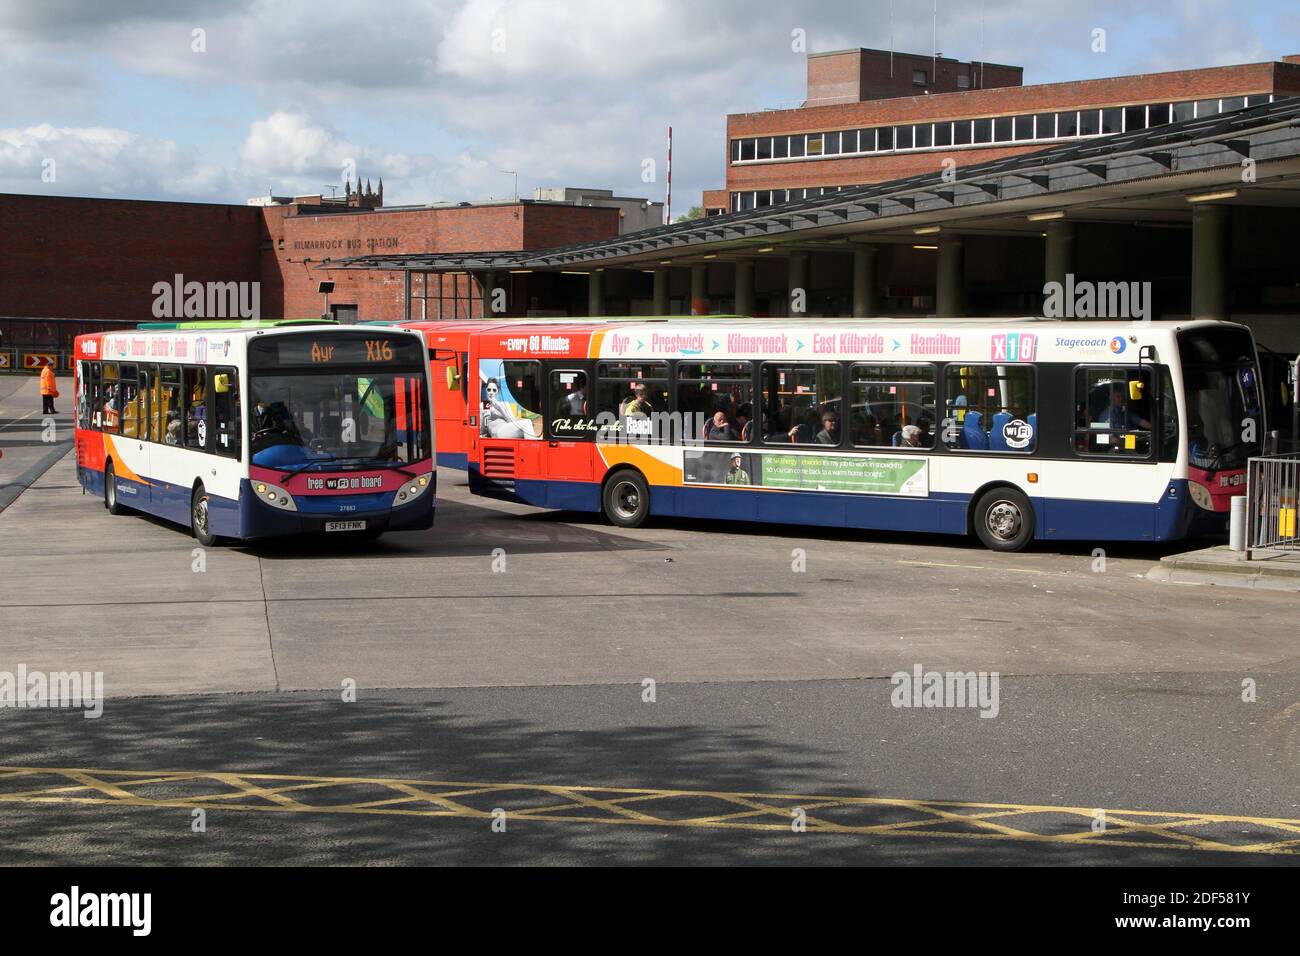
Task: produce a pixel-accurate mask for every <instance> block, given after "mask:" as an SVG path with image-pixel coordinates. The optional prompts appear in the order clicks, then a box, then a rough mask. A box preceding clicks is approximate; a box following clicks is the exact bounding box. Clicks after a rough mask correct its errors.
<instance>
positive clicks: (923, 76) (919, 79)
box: [912, 70, 930, 86]
mask: <svg viewBox="0 0 1300 956" xmlns="http://www.w3.org/2000/svg"><path fill="white" fill-rule="evenodd" d="M928 82H930V77H929V74H928V73H926V71H925V70H913V71H912V85H913V86H925V85H926V84H927V83H928Z"/></svg>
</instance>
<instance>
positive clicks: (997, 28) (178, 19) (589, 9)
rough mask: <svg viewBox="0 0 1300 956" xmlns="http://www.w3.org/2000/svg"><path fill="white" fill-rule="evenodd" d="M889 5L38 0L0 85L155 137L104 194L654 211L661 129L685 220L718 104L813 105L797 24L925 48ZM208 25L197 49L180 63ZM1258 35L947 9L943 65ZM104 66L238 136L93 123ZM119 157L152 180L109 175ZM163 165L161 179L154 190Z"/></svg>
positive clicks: (1230, 22) (739, 0)
mask: <svg viewBox="0 0 1300 956" xmlns="http://www.w3.org/2000/svg"><path fill="white" fill-rule="evenodd" d="M20 8H21V9H20ZM889 10H890V4H889V2H888V0H708V2H699V0H617V2H611V0H387V2H386V3H385V4H383V5H382V6H380V7H365V6H358V5H357V4H356V3H354V2H344V0H338V2H331V0H319V2H314V3H272V2H269V0H224V2H219V0H177V2H174V3H168V2H163V0H122V2H120V3H114V4H111V5H110V4H104V5H98V6H95V7H94V9H89V8H84V7H83V6H82V5H81V4H76V3H72V2H71V0H43V4H24V5H9V6H7V7H0V48H4V49H6V50H7V51H10V50H12V51H14V55H13V57H12V58H11V62H10V63H0V84H7V88H16V89H19V90H21V91H24V95H23V96H22V97H21V98H15V97H12V96H11V97H10V100H11V102H17V103H21V104H23V108H26V109H32V108H34V107H33V105H32V104H48V105H46V106H44V107H43V108H44V109H47V110H48V111H49V112H48V114H42V115H39V116H37V117H35V120H45V121H48V122H50V123H52V124H53V125H55V126H57V127H60V128H68V129H89V128H91V127H94V126H104V127H114V126H129V127H132V128H135V129H137V130H138V132H139V135H140V137H141V141H142V142H147V143H152V142H157V143H161V144H163V145H161V146H159V147H158V155H157V156H153V157H149V156H145V155H142V156H141V157H140V159H139V160H137V159H136V158H134V155H135V154H133V153H132V152H131V148H130V147H129V146H123V147H121V148H120V149H119V151H118V152H117V153H116V154H113V153H112V152H111V150H108V149H107V148H106V147H101V148H100V151H99V152H98V153H97V154H96V155H98V156H99V157H100V161H101V162H102V163H104V164H106V165H104V166H103V167H102V168H103V169H104V171H105V175H106V176H107V177H108V178H107V179H106V185H105V188H109V189H118V188H134V187H133V186H132V185H131V184H132V183H139V184H142V186H141V188H145V189H151V188H152V189H153V191H154V192H155V193H156V192H157V190H158V189H159V188H165V189H179V188H193V189H195V190H203V191H200V192H195V193H194V198H220V199H225V200H234V201H241V200H242V199H243V198H244V194H245V193H247V194H248V195H252V194H254V193H264V192H265V191H266V189H267V188H268V187H271V188H274V189H276V190H277V191H281V192H291V191H308V192H317V191H320V190H321V188H322V185H323V184H324V183H327V182H338V181H339V180H340V179H341V176H340V169H341V165H340V164H341V163H342V162H343V160H345V159H347V158H353V159H355V161H356V165H357V168H358V170H359V171H360V173H361V175H362V176H363V177H365V176H371V177H372V178H375V179H377V178H378V177H379V176H383V177H384V180H385V186H386V198H387V199H388V200H389V201H390V202H425V201H430V200H434V199H443V200H446V199H479V198H486V197H488V196H504V195H508V193H509V190H510V189H511V188H512V180H511V177H510V176H508V175H507V174H505V173H502V172H501V170H502V169H517V170H519V180H520V188H521V190H523V191H524V192H525V193H527V192H528V191H529V190H530V189H531V187H532V186H534V185H590V186H607V187H612V188H615V189H617V190H619V191H620V192H625V193H631V194H641V195H648V196H652V197H653V198H661V197H662V195H663V185H664V184H663V182H662V173H663V161H664V155H663V154H664V137H665V133H666V129H667V127H668V126H669V125H672V126H673V127H674V130H675V133H676V141H675V153H674V160H675V169H674V178H675V186H676V189H675V190H674V191H675V193H676V195H677V196H678V197H679V199H678V204H679V205H680V204H683V203H692V202H696V201H698V197H699V191H700V190H701V189H704V188H712V187H715V186H720V185H722V183H723V178H724V168H723V162H724V160H723V156H724V144H723V138H724V130H725V116H726V114H727V113H728V112H740V111H751V110H761V109H764V108H768V107H771V106H790V105H794V104H796V103H798V102H799V101H800V100H801V99H802V95H803V75H804V57H803V56H802V55H801V54H799V53H797V52H795V51H793V50H792V49H791V31H793V30H796V29H797V30H802V31H804V33H805V34H806V37H807V45H808V49H809V50H812V51H817V50H828V49H837V48H843V47H846V46H853V45H863V46H875V47H881V48H884V47H887V46H888V45H889V43H890V40H891V36H892V40H893V43H894V45H895V48H896V49H899V50H912V51H921V52H928V51H929V50H930V49H931V44H932V42H933V39H934V37H933V35H932V21H931V8H930V5H929V4H909V3H897V4H895V5H894V10H895V13H894V22H893V24H892V27H891V24H890V22H889V16H888V14H889ZM1098 26H1100V27H1103V28H1105V29H1107V31H1108V37H1109V45H1110V50H1109V52H1108V53H1107V54H1106V55H1104V56H1096V55H1092V54H1090V52H1089V41H1090V37H1091V30H1092V29H1093V28H1094V27H1098ZM196 28H201V29H203V30H204V31H205V32H206V42H207V49H206V52H204V53H195V52H193V51H192V49H191V40H190V38H191V32H192V30H194V29H196ZM1264 32H1265V31H1264V28H1263V27H1261V26H1260V24H1259V22H1258V20H1252V19H1251V18H1250V17H1248V16H1244V15H1242V14H1241V12H1240V10H1239V9H1238V7H1237V6H1236V5H1235V4H1234V3H1233V2H1232V0H1203V2H1201V3H1198V4H1192V3H1190V2H1186V0H1182V2H1180V3H1179V4H1174V5H1171V4H1168V3H1167V2H1158V0H1079V2H1076V3H1073V4H1071V5H1070V6H1069V7H1068V8H1066V7H1061V6H1060V5H1059V4H1058V3H1054V2H1050V0H984V2H982V3H979V4H973V3H969V2H961V3H958V2H957V0H941V2H940V4H939V24H938V43H939V46H940V49H941V51H942V52H943V53H944V54H945V55H949V56H955V57H960V58H963V59H971V58H978V57H980V56H981V55H982V56H983V57H984V58H986V59H989V60H992V61H1000V62H1009V63H1018V64H1022V65H1024V66H1025V67H1026V80H1027V81H1028V82H1031V83H1032V82H1045V81H1047V80H1056V79H1069V78H1081V77H1086V76H1104V75H1117V74H1122V73H1126V72H1148V71H1153V70H1157V69H1176V68H1186V67H1194V66H1205V65H1212V64H1217V63H1222V62H1233V61H1241V60H1259V59H1267V58H1269V57H1270V56H1275V55H1278V53H1279V52H1280V51H1275V50H1271V49H1262V48H1261V45H1262V42H1264V41H1267V42H1268V43H1284V44H1285V43H1287V42H1290V43H1291V45H1292V46H1293V47H1296V48H1298V49H1300V36H1297V35H1295V34H1292V36H1291V39H1290V41H1288V40H1287V39H1286V37H1285V35H1267V36H1264V37H1263V40H1261V35H1262V34H1264ZM105 60H107V61H109V62H112V63H114V64H115V65H116V68H117V69H118V70H120V71H123V72H124V73H125V74H127V75H129V76H131V77H133V79H134V82H136V83H137V84H141V85H145V86H148V85H149V84H159V89H160V90H162V89H165V90H166V92H167V94H168V96H169V97H171V98H172V99H173V100H181V101H184V99H185V98H186V97H189V98H190V100H191V101H192V103H193V104H194V111H195V112H206V111H208V110H211V109H214V106H213V105H212V104H217V106H216V107H215V108H217V109H219V108H220V106H221V105H223V104H227V103H234V104H237V107H238V108H237V109H236V110H235V111H233V112H232V113H231V118H232V119H233V120H235V121H236V122H234V123H233V127H234V129H233V130H231V131H230V132H229V133H227V134H225V137H226V138H225V139H224V140H221V139H220V138H219V137H214V142H217V143H218V144H219V145H218V146H216V147H212V148H210V149H211V151H210V152H209V153H207V154H206V155H204V156H203V157H202V159H201V160H200V158H199V157H197V156H196V155H194V154H193V153H192V152H187V150H186V149H184V148H182V147H180V146H178V145H177V144H176V143H170V142H169V140H168V137H170V136H173V135H174V134H172V133H171V132H170V130H168V129H167V128H166V127H165V126H161V122H162V121H161V120H160V129H150V128H149V127H148V122H149V120H150V118H151V114H150V113H149V111H148V108H147V104H146V106H145V108H144V110H143V112H144V118H143V120H142V119H141V118H140V115H139V114H140V110H138V109H137V111H136V113H135V114H134V115H131V116H122V115H111V116H92V115H90V114H91V113H93V111H92V110H87V109H86V106H85V104H86V102H87V97H88V96H90V93H89V92H88V91H89V90H91V89H93V86H94V84H95V82H96V81H97V80H98V79H99V72H100V71H101V70H102V66H97V65H96V64H97V63H100V64H102V62H103V61H105ZM13 64H17V65H13ZM162 84H166V85H165V87H164V86H163V85H162ZM42 88H44V90H45V92H44V95H42V94H41V93H40V90H41V89H42ZM250 104H252V105H250ZM169 105H170V106H171V107H172V108H175V105H174V103H171V104H169ZM241 111H242V112H241ZM11 125H21V124H18V123H14V124H11ZM35 125H36V124H35V122H33V128H35ZM363 130H364V132H363ZM150 134H152V135H150ZM87 148H89V147H87ZM169 149H170V150H171V151H172V152H171V153H169ZM139 152H140V153H142V154H147V153H149V152H150V148H143V149H141V150H140V151H139ZM112 155H116V156H118V157H119V161H120V162H122V163H134V162H137V161H139V162H142V163H143V166H142V167H141V168H142V169H143V170H145V171H146V172H145V173H144V174H143V175H137V174H132V173H131V172H130V171H129V170H117V171H113V170H112V169H111V166H112V162H111V160H110V157H111V156H112ZM169 155H171V156H172V157H173V158H172V159H170V160H168V159H167V157H168V156H169ZM646 158H651V159H654V160H655V161H656V163H657V165H658V171H659V173H660V176H659V181H657V182H655V183H650V184H646V183H643V182H642V181H641V169H642V161H643V160H644V159H646ZM151 160H152V164H151ZM159 164H162V166H163V169H160V168H159ZM214 167H215V170H214ZM223 167H224V175H218V172H219V171H220V170H221V169H222V168H223ZM94 168H97V167H95V166H94V164H93V163H89V162H88V163H87V166H86V169H87V170H90V169H94ZM159 172H166V175H165V176H164V177H162V178H161V179H159V180H158V181H159V182H165V183H166V186H165V187H151V186H150V185H149V184H150V183H151V181H152V177H153V175H154V174H155V173H159ZM88 174H89V173H88ZM123 184H126V185H125V186H123ZM250 187H251V192H250V191H249V190H250ZM223 188H224V189H227V190H229V192H228V193H224V194H223V193H220V190H221V189H223ZM210 190H215V191H217V192H216V193H215V194H214V193H213V192H210Z"/></svg>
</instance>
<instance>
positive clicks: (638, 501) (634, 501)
mask: <svg viewBox="0 0 1300 956" xmlns="http://www.w3.org/2000/svg"><path fill="white" fill-rule="evenodd" d="M601 506H602V509H603V510H604V512H605V517H606V518H608V519H609V522H610V524H614V525H618V527H620V528H639V527H640V526H641V525H642V524H644V523H645V519H646V518H647V517H649V515H650V489H649V488H648V487H646V483H645V479H644V478H642V477H641V476H640V475H639V474H637V473H636V472H635V471H626V470H625V471H618V472H615V473H614V474H613V475H612V476H611V477H610V479H609V481H607V482H605V493H604V495H603V496H602V500H601Z"/></svg>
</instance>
